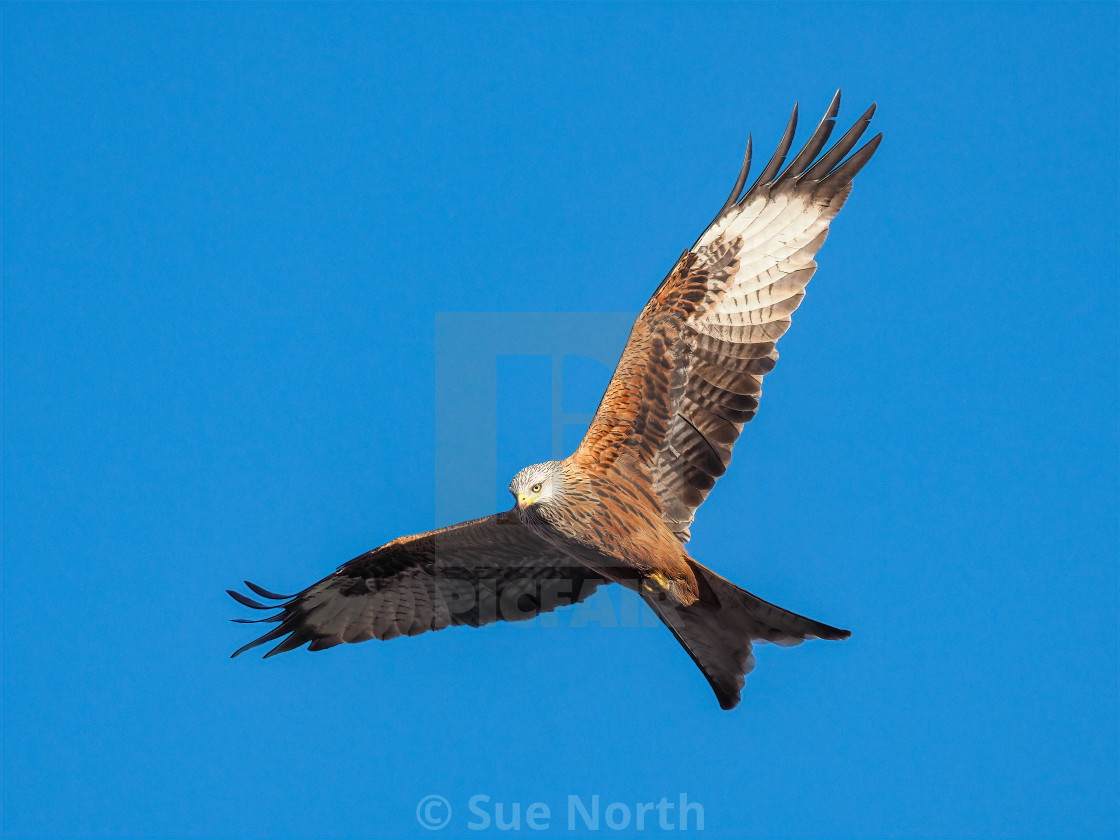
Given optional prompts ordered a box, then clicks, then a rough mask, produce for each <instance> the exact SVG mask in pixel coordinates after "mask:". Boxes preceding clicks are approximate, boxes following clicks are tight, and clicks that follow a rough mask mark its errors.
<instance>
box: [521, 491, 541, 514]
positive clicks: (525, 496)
mask: <svg viewBox="0 0 1120 840" xmlns="http://www.w3.org/2000/svg"><path fill="white" fill-rule="evenodd" d="M540 497H541V494H540V493H532V494H529V493H518V494H517V509H518V510H525V508H527V507H529V505H531V504H532V503H533V502H535V501H536V500H537V499H539V498H540Z"/></svg>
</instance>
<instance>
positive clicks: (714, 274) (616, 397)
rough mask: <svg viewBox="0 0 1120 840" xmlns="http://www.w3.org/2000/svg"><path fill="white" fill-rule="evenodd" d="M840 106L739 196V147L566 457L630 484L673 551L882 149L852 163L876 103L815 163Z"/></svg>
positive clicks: (836, 102) (750, 413)
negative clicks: (841, 217) (731, 172)
mask: <svg viewBox="0 0 1120 840" xmlns="http://www.w3.org/2000/svg"><path fill="white" fill-rule="evenodd" d="M839 107H840V92H839V91H837V92H836V96H835V97H833V100H832V104H831V105H829V108H828V112H827V113H826V114H825V116H824V119H823V120H822V121H821V123H820V125H819V126H818V127H817V129H816V131H814V132H813V134H812V136H811V137H810V138H809V141H808V142H807V143H806V144H805V147H804V148H803V149H802V150H801V151H800V152H799V153H798V154H797V155H796V156H795V157H794V158H793V160H792V161H790V163H789V165H788V166H786V167H785V168H784V169H783V168H782V164H783V163H784V162H785V159H786V155H787V153H788V152H789V149H790V146H791V144H792V142H793V134H794V130H795V128H796V126H797V108H796V107H794V109H793V115H792V116H791V117H790V121H789V125H788V127H787V128H786V132H785V135H784V136H783V137H782V141H781V143H780V145H779V146H778V150H777V151H776V152H775V153H774V156H773V157H772V158H771V159H770V162H769V163H768V164H766V167H765V168H764V169H763V171H762V173H761V175H759V177H758V180H757V181H755V182H754V185H753V186H751V188H750V189H749V190H747V191H746V193H745V194H744V193H743V187H744V185H745V184H746V180H747V173H748V171H749V169H750V157H751V144H750V141H749V140H748V141H747V154H746V159H745V160H744V162H743V167H742V169H741V170H740V172H739V177H738V179H737V180H736V182H735V187H734V189H733V190H732V191H731V196H730V197H729V198H728V199H727V202H726V203H725V204H724V206H723V207H722V208H721V210H720V212H719V214H718V215H717V216H716V218H715V220H714V221H713V222H712V223H711V225H709V226H708V228H707V229H706V230H705V231H704V233H703V234H701V236H700V238H699V239H698V240H697V241H696V244H695V245H693V246H692V248H691V249H690V250H688V251H685V253H684V254H683V255H682V256H681V258H680V260H679V261H678V262H677V264H676V266H675V267H674V268H673V270H672V271H671V272H670V273H669V276H668V277H666V278H665V280H664V281H663V282H662V283H661V285H660V286H659V287H658V288H657V290H656V291H655V292H654V294H653V297H652V298H651V299H650V301H649V303H647V304H646V307H645V309H643V310H642V313H641V315H640V316H639V317H638V320H637V322H636V323H635V324H634V329H633V330H632V331H631V333H630V339H629V341H628V342H627V344H626V348H625V350H624V351H623V354H622V358H621V360H620V361H619V364H618V367H617V368H616V370H615V372H614V376H613V377H612V379H611V382H610V385H609V386H608V387H607V391H606V394H604V396H603V400H602V402H601V403H600V405H599V409H598V411H597V412H596V414H595V418H594V419H593V420H592V422H591V426H590V428H589V429H588V431H587V435H586V436H585V437H584V439H583V442H582V443H581V444H580V447H579V449H578V450H577V451H576V453H575V454H574V455H573V456H572V458H573V460H575V461H576V462H577V463H578V464H579V465H580V466H581V467H583V468H584V469H587V470H591V471H594V470H601V471H609V470H612V469H625V470H627V471H629V472H630V473H631V474H633V473H635V471H636V472H638V473H639V474H640V475H641V476H642V479H643V480H644V481H648V483H649V485H650V490H651V491H652V492H653V494H654V495H655V496H656V497H657V499H658V501H659V503H660V506H661V509H662V510H661V517H662V520H663V521H664V522H665V524H666V525H668V526H669V528H670V529H671V530H672V531H673V532H674V533H675V534H676V535H677V537H678V538H679V539H680V540H682V541H687V540H688V539H689V528H690V526H691V524H692V520H693V517H694V515H695V512H696V509H697V508H698V507H699V506H700V505H701V504H702V503H703V501H704V499H705V498H706V497H707V495H708V492H709V491H710V490H711V489H712V487H713V486H714V485H715V482H716V479H717V478H719V476H721V475H723V473H724V471H725V470H726V469H727V465H728V464H729V463H730V461H731V449H732V446H734V444H735V441H736V440H737V439H738V437H739V434H740V432H742V430H743V425H744V424H745V423H747V422H748V421H750V420H751V418H753V417H754V414H755V411H756V410H757V408H758V398H759V394H760V393H761V389H762V378H763V376H764V375H765V374H767V373H769V372H770V370H771V369H772V368H773V367H774V363H775V361H776V360H777V358H778V351H777V350H776V349H775V347H774V345H775V342H776V341H777V340H778V339H779V338H780V337H781V336H782V334H783V333H785V331H786V329H788V328H789V324H790V314H791V313H792V312H793V311H794V310H795V309H796V308H797V306H798V304H800V303H801V299H802V297H804V295H805V284H806V283H808V282H809V278H810V277H812V275H813V272H814V271H815V270H816V267H817V264H816V262H814V260H813V257H814V255H815V254H816V253H817V250H818V249H819V248H820V247H821V244H822V243H823V242H824V239H825V236H826V235H827V234H828V225H829V222H831V221H832V219H833V218H834V217H835V216H836V214H837V213H838V212H839V210H840V207H841V206H842V205H843V204H844V200H845V199H846V198H847V197H848V193H849V192H850V191H851V187H852V178H853V177H854V176H855V175H856V173H857V172H859V170H860V169H861V168H862V167H863V165H864V164H865V163H867V161H868V160H869V159H870V158H871V155H872V154H873V153H874V151H875V149H876V148H877V147H878V145H879V141H880V140H881V139H882V135H881V134H880V135H877V136H876V137H875V138H873V139H872V140H871V141H870V142H869V143H867V144H866V145H865V146H863V147H862V148H860V149H859V150H858V151H856V152H855V153H854V154H852V155H851V156H850V157H849V156H848V153H849V152H851V150H852V149H853V148H854V147H855V145H856V143H857V142H858V140H859V138H860V137H861V136H862V134H863V132H864V131H865V130H866V128H867V125H868V123H869V122H870V121H871V116H872V114H873V113H874V111H875V106H874V105H872V106H871V107H870V108H869V109H868V110H867V112H866V113H864V114H863V116H862V117H860V118H859V120H858V121H857V122H856V124H855V125H854V126H853V127H852V128H851V129H850V130H849V131H848V132H847V133H846V134H845V135H844V136H843V137H841V138H840V140H839V141H838V142H837V143H836V144H835V145H834V146H833V147H832V148H831V149H829V150H828V151H827V152H825V153H824V154H823V155H821V156H820V158H819V159H818V158H817V156H818V155H819V154H820V152H821V150H822V149H823V148H824V147H825V144H826V143H827V142H828V138H829V136H830V134H831V133H832V128H833V125H834V122H835V117H836V113H837V111H838V110H839ZM740 195H741V196H742V197H740ZM635 467H637V470H635Z"/></svg>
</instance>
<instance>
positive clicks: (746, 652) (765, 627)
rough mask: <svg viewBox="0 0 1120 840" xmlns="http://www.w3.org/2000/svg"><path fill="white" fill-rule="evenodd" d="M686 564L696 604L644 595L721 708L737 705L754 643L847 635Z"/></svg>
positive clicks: (790, 642) (787, 643)
mask: <svg viewBox="0 0 1120 840" xmlns="http://www.w3.org/2000/svg"><path fill="white" fill-rule="evenodd" d="M689 563H690V565H691V566H692V570H693V572H694V573H695V574H696V580H697V582H698V583H699V585H700V599H699V600H698V601H697V602H696V603H694V604H692V605H691V606H688V607H682V606H678V605H676V604H673V603H672V602H670V601H662V600H658V599H657V598H656V597H655V596H653V595H651V594H648V593H647V594H646V595H645V599H646V602H647V603H648V604H649V605H650V607H651V608H652V609H653V610H654V612H656V613H657V615H658V617H659V618H660V619H661V620H662V621H663V622H664V623H665V625H666V626H667V627H668V628H669V629H670V630H671V631H672V633H673V635H674V636H676V638H677V641H678V642H680V643H681V646H682V647H683V648H684V649H685V650H686V651H687V652H688V654H689V656H691V657H692V659H693V661H694V662H695V663H696V665H697V666H698V667H699V668H700V670H701V671H702V672H703V674H704V676H705V677H707V679H708V682H709V683H710V684H711V686H712V689H713V690H714V691H715V694H716V699H717V700H719V704H720V706H721V707H722V708H724V709H733V708H735V706H737V705H738V704H739V699H740V695H741V692H742V690H743V685H744V684H745V677H746V675H747V674H749V673H750V672H751V670H752V669H753V668H754V650H753V643H754V642H756V641H758V642H773V643H775V644H779V645H783V646H790V645H799V644H801V642H803V641H804V640H805V639H813V638H816V639H830V640H839V639H846V638H848V637H849V636H850V635H851V633H850V632H849V631H847V630H841V629H839V628H836V627H830V626H829V625H827V624H821V623H820V622H819V621H813V620H812V619H811V618H806V617H805V616H803V615H798V614H797V613H793V612H790V611H789V610H784V609H782V608H781V607H778V606H775V605H774V604H771V603H768V602H767V601H763V600H762V599H761V598H759V597H757V596H755V595H752V594H751V593H750V592H747V591H746V590H745V589H740V588H739V587H738V586H736V585H735V584H733V583H732V582H731V581H729V580H727V579H726V578H723V577H720V576H719V575H717V574H716V573H715V572H713V571H712V570H711V569H708V568H707V567H705V566H702V565H701V564H699V563H697V562H695V561H691V560H690V561H689Z"/></svg>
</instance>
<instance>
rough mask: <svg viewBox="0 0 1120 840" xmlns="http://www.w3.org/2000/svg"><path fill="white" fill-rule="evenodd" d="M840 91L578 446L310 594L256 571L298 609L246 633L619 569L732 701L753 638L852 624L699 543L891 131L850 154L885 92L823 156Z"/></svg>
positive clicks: (681, 287) (511, 600)
mask: <svg viewBox="0 0 1120 840" xmlns="http://www.w3.org/2000/svg"><path fill="white" fill-rule="evenodd" d="M838 107H839V93H838V94H837V96H836V97H835V98H834V99H833V102H832V104H831V106H830V107H829V111H828V113H827V114H826V115H825V119H824V120H823V121H822V122H821V124H820V126H819V127H818V128H817V130H816V131H815V132H814V133H813V135H812V136H811V137H810V139H809V141H808V143H807V144H806V146H805V147H804V148H803V149H802V151H801V152H799V153H798V154H797V155H796V156H795V157H794V158H793V160H792V161H791V162H790V163H789V165H788V166H786V167H785V168H784V169H783V168H782V165H783V163H784V162H785V157H786V154H787V153H788V151H789V148H790V145H791V143H792V140H793V131H794V128H795V125H796V116H797V111H796V109H794V115H793V117H792V118H791V120H790V124H789V126H788V127H787V130H786V133H785V135H784V137H783V139H782V142H781V144H780V145H779V148H778V151H777V152H776V153H775V155H774V156H773V158H771V160H770V162H769V163H768V164H767V165H766V167H765V168H764V169H763V172H762V174H761V175H760V176H759V178H758V180H757V181H756V182H755V184H754V185H753V186H752V187H751V188H750V189H749V190H747V191H746V193H745V194H743V188H744V186H745V182H746V176H747V171H748V169H749V165H750V143H749V142H748V146H747V159H746V161H745V162H744V165H743V168H742V170H741V171H740V174H739V178H738V180H737V181H736V184H735V188H734V189H733V191H732V194H731V197H730V198H729V199H728V201H727V202H726V203H725V204H724V206H723V208H722V209H721V210H720V213H719V214H718V215H717V216H716V218H715V220H714V221H713V222H712V223H711V225H709V226H708V228H707V229H706V230H705V231H704V233H703V234H702V235H701V236H700V238H699V239H698V240H697V242H696V243H695V244H694V245H693V247H692V248H690V249H689V250H687V251H685V252H684V253H683V254H682V255H681V257H680V259H679V260H678V261H677V263H676V265H675V266H674V267H673V269H672V270H671V271H670V272H669V274H668V276H667V277H666V278H665V280H664V281H662V283H661V284H660V285H659V286H658V287H657V289H656V290H655V291H654V293H653V296H652V297H651V298H650V300H649V302H648V303H647V304H646V306H645V308H644V309H643V310H642V313H641V314H640V315H639V317H638V319H637V321H636V322H635V324H634V328H633V330H632V331H631V334H630V338H629V340H628V341H627V344H626V347H625V349H624V351H623V354H622V358H621V359H620V361H619V363H618V366H617V368H616V369H615V372H614V375H613V377H612V378H611V382H610V385H609V386H608V387H607V391H606V393H605V394H604V396H603V399H602V401H601V403H600V405H599V409H598V411H597V412H596V414H595V417H594V419H593V420H592V422H591V424H590V427H589V428H588V431H587V434H586V435H585V437H584V439H583V442H582V443H581V444H580V446H579V448H578V449H577V450H576V451H575V452H574V453H573V454H572V455H571V456H569V457H568V458H565V459H564V460H562V461H548V462H544V463H541V464H534V465H532V466H530V467H526V468H525V469H523V470H522V471H521V472H519V473H518V474H517V475H516V476H515V477H514V479H513V481H512V482H511V484H510V492H511V493H512V495H513V496H514V498H515V499H516V501H517V504H516V506H515V507H514V508H513V509H512V510H510V511H508V512H506V513H501V514H496V515H494V516H491V517H486V518H484V519H479V520H474V521H472V522H464V523H460V524H459V525H454V526H451V527H449V528H443V529H439V530H437V531H431V532H429V533H427V534H419V535H416V536H413V537H402V538H400V539H398V540H394V541H392V542H390V543H387V544H386V545H384V546H381V547H380V548H378V549H374V550H373V551H371V552H367V553H366V554H364V555H362V556H361V557H358V558H355V559H354V560H352V561H350V562H349V563H347V564H345V565H343V566H342V567H340V569H339V570H338V571H337V572H335V573H334V574H333V575H331V576H329V577H327V578H325V579H323V580H322V581H319V582H318V583H316V584H314V585H312V586H311V587H308V588H307V589H305V590H304V591H303V592H300V593H299V594H297V595H295V596H292V597H291V598H290V599H288V598H286V597H285V596H277V595H273V594H272V593H269V592H267V591H265V590H263V589H261V588H260V587H257V586H255V585H252V584H250V585H249V586H250V588H251V589H252V590H253V591H254V592H256V593H257V594H258V595H261V596H263V597H266V598H272V599H277V600H284V603H282V604H280V606H281V608H282V610H281V612H280V613H279V614H278V615H275V616H271V617H269V618H266V619H261V620H262V621H273V622H278V626H277V627H276V628H274V629H273V630H272V631H271V632H269V633H266V634H265V635H264V636H262V637H261V638H259V639H257V640H256V641H254V642H252V643H250V644H249V645H246V646H245V648H242V650H245V649H247V648H250V647H253V646H255V645H258V644H262V643H264V642H266V641H271V640H275V639H280V638H281V637H284V636H287V638H286V639H283V640H282V641H281V642H280V644H278V645H277V646H276V648H274V649H273V650H272V651H271V652H270V653H269V655H271V654H273V653H280V652H283V651H285V650H291V649H293V648H295V647H298V646H300V645H302V644H306V643H308V642H310V649H312V650H317V649H320V648H325V647H331V646H333V645H336V644H339V643H342V642H358V641H364V640H366V639H371V638H379V639H386V638H392V637H394V636H399V635H413V634H415V633H420V632H424V631H427V630H439V629H442V628H443V627H447V626H449V625H452V624H469V625H472V626H479V625H481V624H486V623H489V622H490V621H496V620H507V621H515V620H521V619H525V618H530V617H532V616H535V615H538V614H539V613H541V612H546V611H549V610H552V609H555V608H557V607H559V606H563V605H565V604H571V603H576V602H578V601H581V600H583V599H584V598H586V597H588V596H589V595H590V594H591V593H592V592H593V591H594V590H595V589H596V588H597V587H598V586H600V585H602V584H605V583H619V584H621V585H623V586H625V587H627V588H629V589H632V590H634V591H636V592H638V593H639V594H640V595H641V597H642V598H643V599H644V600H645V601H646V603H647V604H649V606H650V607H651V608H652V609H653V610H654V612H655V613H656V614H657V615H658V617H659V618H660V619H661V620H662V621H663V622H664V623H665V624H666V626H667V627H669V629H670V630H671V631H672V632H673V634H674V635H675V636H676V638H677V640H678V641H679V642H680V643H681V644H682V646H684V648H685V649H686V650H687V651H688V653H689V654H690V655H691V656H692V658H693V660H694V661H695V662H696V664H697V665H698V666H699V667H700V669H701V671H703V673H704V675H705V676H706V677H707V678H708V681H709V683H711V685H712V688H713V689H714V691H715V693H716V696H717V698H718V699H719V702H720V705H721V706H723V707H724V708H731V707H733V706H735V705H736V704H737V703H738V702H739V696H740V691H741V689H742V686H743V683H744V676H745V674H746V673H747V672H749V671H750V669H751V667H753V663H754V656H753V652H752V643H753V642H755V641H769V642H776V643H778V644H786V645H789V644H798V643H799V642H801V641H802V640H804V639H806V638H814V637H815V638H822V639H843V638H847V636H848V635H849V634H848V632H847V631H846V630H839V629H837V628H834V627H829V626H828V625H825V624H820V623H818V622H815V621H812V620H811V619H807V618H804V617H803V616H799V615H797V614H795V613H791V612H788V611H786V610H783V609H781V608H779V607H776V606H774V605H772V604H768V603H766V602H765V601H762V600H761V599H759V598H757V597H755V596H754V595H751V594H750V593H749V592H746V591H745V590H742V589H740V588H739V587H737V586H735V585H734V584H732V583H730V582H729V581H727V580H726V579H724V578H722V577H720V576H719V575H717V574H716V573H715V572H712V571H711V570H710V569H708V568H706V567H705V566H703V565H701V564H700V563H698V562H697V561H696V560H694V559H693V558H692V557H690V556H689V554H688V552H687V550H686V549H685V543H686V542H687V541H688V539H689V537H690V529H691V525H692V522H693V519H694V516H695V512H696V509H697V508H698V507H699V506H700V505H701V504H702V503H703V501H704V499H705V498H706V497H707V495H708V493H709V492H710V491H711V489H712V487H713V486H714V484H715V482H716V479H717V478H718V477H719V476H720V475H722V474H723V472H724V471H725V470H726V469H727V466H728V464H729V462H730V460H731V450H732V447H733V446H734V444H735V442H736V440H737V439H738V437H739V435H740V433H741V432H742V430H743V426H744V424H745V423H747V422H749V421H750V419H751V418H752V417H753V416H754V413H755V411H756V410H757V408H758V398H759V395H760V393H761V382H762V378H763V377H764V376H765V375H766V374H767V373H769V372H770V370H771V369H772V368H773V367H774V364H775V362H776V360H777V357H778V354H777V350H776V349H775V342H776V341H777V340H778V339H779V338H780V337H781V336H782V334H784V332H785V331H786V329H787V328H788V326H789V323H790V318H789V316H790V314H791V313H792V312H793V311H794V309H796V308H797V306H798V305H799V304H800V302H801V299H802V297H803V296H804V288H805V285H806V283H808V281H809V278H810V276H811V275H812V273H813V271H814V270H815V269H816V262H814V260H813V257H814V256H815V254H816V252H817V250H818V249H819V248H820V246H821V244H822V243H823V242H824V238H825V236H826V234H827V232H828V224H829V222H830V221H831V220H832V218H833V217H835V215H836V213H837V212H838V211H839V210H840V207H841V206H842V205H843V203H844V200H845V199H846V198H847V196H848V193H849V192H850V190H851V181H852V178H853V177H854V175H855V174H856V173H857V172H858V171H859V169H860V168H862V166H863V165H864V164H865V163H866V162H867V160H868V159H870V157H871V155H872V153H873V152H874V150H875V148H876V147H877V146H878V143H879V140H880V138H881V135H879V136H877V137H875V138H874V139H873V140H872V141H871V142H869V143H868V144H866V145H865V146H863V147H862V148H861V149H859V150H857V151H856V152H855V153H853V154H851V155H850V156H848V153H849V152H850V151H851V150H852V148H854V146H855V144H856V142H857V141H858V139H859V137H860V135H861V134H862V133H863V131H864V130H865V129H866V127H867V124H868V122H869V121H870V118H871V115H872V113H873V111H874V106H872V108H871V109H869V110H868V111H867V112H866V113H865V114H864V115H863V116H862V117H861V118H860V120H859V121H858V122H857V123H856V125H855V126H854V127H853V128H852V129H851V130H849V131H848V132H847V133H846V134H845V135H844V136H843V137H842V138H841V139H840V140H839V141H838V142H837V143H836V144H835V145H834V146H833V147H832V148H831V149H829V150H828V151H827V152H825V153H824V154H823V155H821V156H820V158H819V159H818V157H817V156H818V155H819V154H820V152H821V150H822V149H823V148H824V146H825V144H826V143H827V141H828V137H829V134H830V132H831V129H832V126H833V121H834V117H835V115H836V111H837V109H838ZM740 195H742V197H740ZM231 594H232V595H233V596H234V597H235V598H237V599H238V600H239V601H240V602H241V603H243V604H246V605H247V606H251V607H254V608H259V609H266V608H267V607H266V606H265V605H263V604H260V603H258V602H256V601H254V600H252V599H250V598H247V597H246V596H244V595H240V594H238V593H232V592H231ZM240 652H241V651H240V650H239V651H237V653H240ZM235 655H236V654H235Z"/></svg>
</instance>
